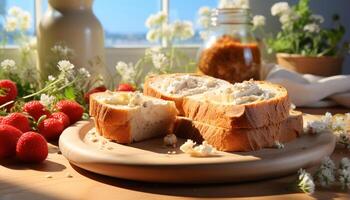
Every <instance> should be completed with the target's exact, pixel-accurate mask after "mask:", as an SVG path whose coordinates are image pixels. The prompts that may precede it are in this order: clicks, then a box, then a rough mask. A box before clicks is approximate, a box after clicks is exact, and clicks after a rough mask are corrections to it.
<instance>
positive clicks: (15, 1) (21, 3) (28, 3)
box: [0, 0, 35, 45]
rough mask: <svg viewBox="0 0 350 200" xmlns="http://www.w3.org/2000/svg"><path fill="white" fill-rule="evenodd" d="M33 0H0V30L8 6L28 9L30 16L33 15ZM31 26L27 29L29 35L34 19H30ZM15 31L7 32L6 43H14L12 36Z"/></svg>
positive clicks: (13, 36)
mask: <svg viewBox="0 0 350 200" xmlns="http://www.w3.org/2000/svg"><path fill="white" fill-rule="evenodd" d="M34 1H35V0H0V31H1V32H2V31H3V30H4V28H5V27H4V24H5V17H6V15H7V11H8V9H9V8H11V7H13V6H18V7H20V8H22V9H23V10H25V11H28V12H29V13H30V14H31V16H34V8H35V7H34ZM30 23H31V28H30V29H29V30H28V33H29V34H30V35H34V33H35V30H34V26H33V24H34V20H33V19H32V21H31V22H30ZM15 34H16V33H9V34H7V36H8V38H7V42H8V44H10V45H11V44H14V38H15Z"/></svg>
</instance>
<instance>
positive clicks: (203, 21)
mask: <svg viewBox="0 0 350 200" xmlns="http://www.w3.org/2000/svg"><path fill="white" fill-rule="evenodd" d="M210 23H211V19H210V17H207V16H201V17H199V19H198V24H199V25H200V26H201V27H202V28H205V29H206V28H209V26H210Z"/></svg>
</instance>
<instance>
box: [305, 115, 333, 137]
mask: <svg viewBox="0 0 350 200" xmlns="http://www.w3.org/2000/svg"><path fill="white" fill-rule="evenodd" d="M332 124H333V116H332V114H331V113H329V112H327V113H326V114H325V115H324V116H322V117H321V119H320V120H314V121H311V122H308V123H307V129H308V130H309V131H311V132H312V133H322V132H326V131H330V130H332Z"/></svg>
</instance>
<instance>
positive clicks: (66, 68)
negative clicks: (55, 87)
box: [57, 60, 74, 83]
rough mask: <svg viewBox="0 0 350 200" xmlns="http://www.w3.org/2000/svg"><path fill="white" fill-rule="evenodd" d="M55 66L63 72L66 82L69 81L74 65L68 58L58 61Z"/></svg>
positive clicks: (72, 74) (72, 75)
mask: <svg viewBox="0 0 350 200" xmlns="http://www.w3.org/2000/svg"><path fill="white" fill-rule="evenodd" d="M57 67H58V69H59V70H60V71H61V73H62V74H63V76H64V78H65V82H66V83H68V82H69V79H71V78H73V77H74V65H73V64H72V63H70V62H69V61H68V60H61V61H59V62H58V65H57Z"/></svg>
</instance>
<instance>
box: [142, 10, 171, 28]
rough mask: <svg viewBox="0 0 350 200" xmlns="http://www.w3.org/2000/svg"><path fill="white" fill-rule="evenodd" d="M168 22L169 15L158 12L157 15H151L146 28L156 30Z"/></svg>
mask: <svg viewBox="0 0 350 200" xmlns="http://www.w3.org/2000/svg"><path fill="white" fill-rule="evenodd" d="M166 20H167V14H165V13H164V12H158V13H156V14H152V15H150V16H149V17H148V18H147V20H146V23H145V25H146V27H147V28H154V27H158V26H161V25H162V24H163V23H165V22H166Z"/></svg>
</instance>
